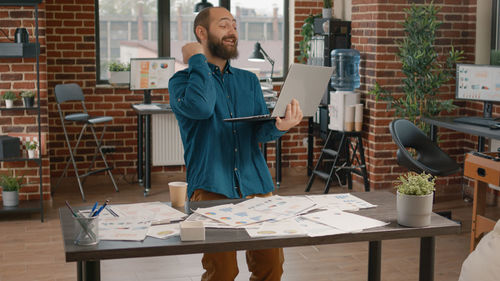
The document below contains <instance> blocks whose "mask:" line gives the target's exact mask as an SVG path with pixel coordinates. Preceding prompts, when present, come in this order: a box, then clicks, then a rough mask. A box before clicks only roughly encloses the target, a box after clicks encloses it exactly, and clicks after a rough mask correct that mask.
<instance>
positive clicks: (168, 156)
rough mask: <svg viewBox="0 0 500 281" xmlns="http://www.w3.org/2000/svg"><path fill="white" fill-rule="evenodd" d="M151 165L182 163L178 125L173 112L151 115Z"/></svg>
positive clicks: (182, 154) (182, 148) (182, 149)
mask: <svg viewBox="0 0 500 281" xmlns="http://www.w3.org/2000/svg"><path fill="white" fill-rule="evenodd" d="M152 117H153V118H152V128H151V130H152V139H153V140H152V154H153V159H152V160H153V166H170V165H184V147H183V146H182V140H181V134H180V132H179V125H178V124H177V119H175V115H174V114H173V113H169V114H153V115H152Z"/></svg>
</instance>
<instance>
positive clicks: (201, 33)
mask: <svg viewBox="0 0 500 281" xmlns="http://www.w3.org/2000/svg"><path fill="white" fill-rule="evenodd" d="M195 30H196V35H197V36H198V38H200V41H206V40H207V38H208V34H207V33H208V32H207V29H206V28H205V27H203V26H201V25H198V26H197V27H196V29H195Z"/></svg>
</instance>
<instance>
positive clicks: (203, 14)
mask: <svg viewBox="0 0 500 281" xmlns="http://www.w3.org/2000/svg"><path fill="white" fill-rule="evenodd" d="M210 9H212V7H209V8H205V9H203V10H201V11H200V12H199V13H198V15H196V18H195V19H194V25H193V31H194V36H195V37H196V40H197V41H198V42H199V43H201V40H200V38H198V35H197V34H196V27H198V26H199V25H201V26H203V27H204V28H205V29H206V30H207V31H208V27H209V26H210Z"/></svg>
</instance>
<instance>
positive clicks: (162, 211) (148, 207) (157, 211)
mask: <svg viewBox="0 0 500 281" xmlns="http://www.w3.org/2000/svg"><path fill="white" fill-rule="evenodd" d="M110 208H111V209H112V210H113V211H114V212H115V213H116V214H117V215H118V216H119V217H134V218H143V219H145V220H152V221H153V224H162V223H170V222H174V221H181V220H183V219H184V218H185V217H186V214H184V213H183V212H180V211H178V210H176V209H174V208H172V207H170V206H168V205H166V204H164V203H161V202H148V203H136V204H120V205H112V206H111V207H110Z"/></svg>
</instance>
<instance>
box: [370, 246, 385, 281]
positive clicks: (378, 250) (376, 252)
mask: <svg viewBox="0 0 500 281" xmlns="http://www.w3.org/2000/svg"><path fill="white" fill-rule="evenodd" d="M381 264H382V241H370V242H369V249H368V281H380V268H381Z"/></svg>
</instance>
